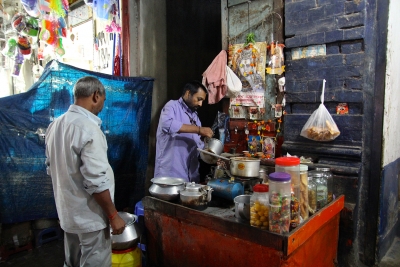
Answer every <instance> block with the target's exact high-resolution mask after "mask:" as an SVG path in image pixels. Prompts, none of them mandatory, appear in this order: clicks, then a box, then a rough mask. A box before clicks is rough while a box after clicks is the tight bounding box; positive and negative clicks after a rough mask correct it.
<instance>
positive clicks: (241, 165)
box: [197, 148, 261, 177]
mask: <svg viewBox="0 0 400 267" xmlns="http://www.w3.org/2000/svg"><path fill="white" fill-rule="evenodd" d="M197 150H199V151H201V152H202V153H204V154H207V155H209V156H212V157H214V158H221V159H224V160H228V161H229V163H230V164H229V165H230V173H231V175H233V176H241V177H259V175H260V174H259V171H260V162H261V160H260V159H256V158H248V157H231V158H226V157H222V156H219V155H215V154H213V153H210V152H208V151H205V150H202V149H200V148H198V149H197Z"/></svg>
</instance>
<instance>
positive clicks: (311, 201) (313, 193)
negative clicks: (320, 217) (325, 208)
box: [307, 172, 317, 215]
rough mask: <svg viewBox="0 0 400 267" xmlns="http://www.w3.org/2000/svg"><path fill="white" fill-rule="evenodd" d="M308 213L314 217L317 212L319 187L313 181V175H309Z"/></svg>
mask: <svg viewBox="0 0 400 267" xmlns="http://www.w3.org/2000/svg"><path fill="white" fill-rule="evenodd" d="M307 187H308V212H309V213H310V215H313V214H314V213H315V212H316V211H317V185H316V184H315V183H314V181H313V176H312V173H310V172H309V173H308V185H307Z"/></svg>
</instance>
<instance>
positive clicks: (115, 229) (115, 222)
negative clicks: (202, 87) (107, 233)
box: [110, 214, 125, 235]
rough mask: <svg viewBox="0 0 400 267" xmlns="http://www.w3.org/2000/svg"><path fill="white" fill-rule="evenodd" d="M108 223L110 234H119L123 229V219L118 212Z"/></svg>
mask: <svg viewBox="0 0 400 267" xmlns="http://www.w3.org/2000/svg"><path fill="white" fill-rule="evenodd" d="M110 225H111V228H112V232H111V234H113V235H120V234H122V233H123V232H124V230H125V221H124V220H123V219H122V218H121V217H120V216H119V215H118V214H117V216H115V218H113V219H112V220H110Z"/></svg>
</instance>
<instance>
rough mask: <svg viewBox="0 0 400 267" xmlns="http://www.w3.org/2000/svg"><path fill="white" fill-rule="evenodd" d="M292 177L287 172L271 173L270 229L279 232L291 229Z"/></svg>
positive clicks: (287, 231)
mask: <svg viewBox="0 0 400 267" xmlns="http://www.w3.org/2000/svg"><path fill="white" fill-rule="evenodd" d="M290 201H291V178H290V174H288V173H285V172H273V173H270V174H269V230H270V231H271V232H274V233H278V234H285V233H289V229H290Z"/></svg>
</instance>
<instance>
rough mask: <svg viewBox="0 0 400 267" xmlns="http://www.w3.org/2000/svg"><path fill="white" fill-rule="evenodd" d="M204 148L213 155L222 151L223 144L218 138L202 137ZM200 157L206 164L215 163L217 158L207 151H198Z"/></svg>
mask: <svg viewBox="0 0 400 267" xmlns="http://www.w3.org/2000/svg"><path fill="white" fill-rule="evenodd" d="M204 150H205V151H207V152H210V153H212V154H215V155H221V153H222V152H223V151H224V144H222V142H221V141H220V140H218V139H215V138H205V139H204ZM200 158H201V159H202V160H203V161H204V162H205V163H208V164H216V163H217V160H218V158H216V157H213V156H211V155H209V154H207V153H203V152H201V151H200Z"/></svg>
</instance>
